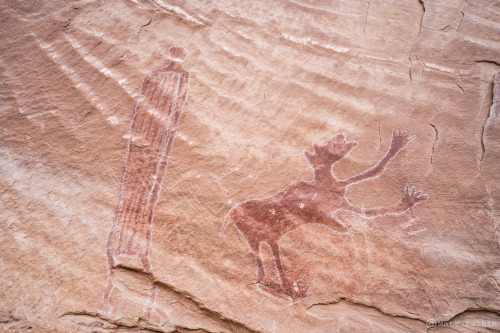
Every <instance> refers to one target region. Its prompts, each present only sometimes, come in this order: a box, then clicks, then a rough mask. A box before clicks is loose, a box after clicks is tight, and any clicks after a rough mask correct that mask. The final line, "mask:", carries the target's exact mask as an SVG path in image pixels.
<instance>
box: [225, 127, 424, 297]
mask: <svg viewBox="0 0 500 333" xmlns="http://www.w3.org/2000/svg"><path fill="white" fill-rule="evenodd" d="M411 140H412V137H410V136H409V135H407V134H406V133H404V132H393V137H392V142H391V148H390V149H389V151H388V152H387V154H386V155H385V157H384V158H383V159H382V160H381V161H380V162H379V163H378V164H377V165H376V166H374V167H373V168H371V169H369V170H367V171H365V172H363V173H361V174H359V175H356V176H353V177H351V178H349V179H345V180H339V179H337V178H336V177H335V175H334V174H333V173H332V171H331V168H332V165H333V164H335V163H337V162H338V161H340V160H341V159H343V158H345V157H346V156H347V155H348V154H349V152H350V151H351V150H352V149H353V148H354V147H355V146H356V145H357V143H356V142H346V141H345V137H344V135H343V134H339V135H337V136H335V137H334V138H332V139H331V140H329V141H328V142H327V143H326V144H324V145H322V146H318V145H314V153H309V152H306V158H307V159H308V160H309V162H310V164H311V165H312V167H313V168H314V173H315V174H314V179H313V180H311V181H299V182H297V183H294V184H291V185H289V186H288V187H286V188H285V189H283V190H282V191H280V192H278V193H276V194H275V195H273V196H271V197H268V198H264V199H255V200H248V201H245V202H242V203H240V204H238V205H236V206H234V207H233V208H232V209H231V211H230V212H229V214H228V216H227V217H226V220H225V223H224V225H223V227H222V230H221V234H222V233H223V232H224V230H225V228H226V227H227V226H228V225H229V224H230V223H234V224H235V225H236V227H237V228H238V230H239V231H240V232H241V234H242V235H243V237H245V239H246V241H247V242H248V245H249V246H250V249H251V250H252V252H253V254H254V256H255V260H256V263H257V282H259V283H261V284H262V285H265V286H266V287H270V288H273V289H274V290H276V291H280V292H284V293H287V294H289V295H290V296H292V297H293V298H294V299H296V298H301V297H305V296H306V294H307V290H306V287H305V286H304V285H303V284H302V282H301V280H298V281H297V282H295V283H294V282H292V281H291V280H290V279H289V278H288V277H287V275H286V272H285V269H284V267H283V263H282V261H281V255H280V253H279V245H278V242H279V240H280V239H281V238H282V237H283V236H284V235H285V234H287V233H288V232H290V231H293V230H295V229H297V228H300V227H301V226H303V225H305V224H311V223H314V224H321V225H324V226H326V227H328V228H330V229H331V230H333V231H335V232H339V233H346V232H348V231H349V230H348V228H346V227H345V226H344V225H343V224H341V223H339V222H338V221H337V220H336V219H335V218H334V215H335V213H336V212H337V211H338V210H345V211H350V212H353V213H357V214H360V215H363V216H365V217H368V218H371V217H376V216H382V215H388V214H401V213H403V212H405V211H407V210H409V209H410V208H411V207H413V206H414V205H415V204H417V203H419V202H421V201H424V200H425V199H426V196H425V195H424V194H422V193H421V192H420V191H417V190H415V189H414V188H410V187H408V186H407V187H406V188H405V190H404V194H403V198H402V199H401V201H400V202H399V203H397V204H396V205H394V206H391V207H385V208H374V209H362V208H359V207H357V206H354V205H352V204H351V203H350V202H349V200H348V199H347V198H346V192H347V189H348V187H349V186H351V185H353V184H355V183H358V182H361V181H364V180H367V179H370V178H373V177H376V176H378V175H380V174H381V173H382V172H383V171H384V169H385V167H386V165H387V164H388V163H389V161H390V160H391V159H392V158H393V157H394V156H396V154H397V153H398V152H399V151H401V150H402V149H404V147H405V146H406V144H407V143H408V142H409V141H411ZM262 243H266V244H268V245H269V247H270V248H271V252H272V254H273V259H274V264H275V266H276V268H277V270H278V273H279V278H280V282H276V281H272V280H270V279H268V278H267V277H266V273H265V268H264V265H263V262H262V258H261V256H260V246H261V244H262Z"/></svg>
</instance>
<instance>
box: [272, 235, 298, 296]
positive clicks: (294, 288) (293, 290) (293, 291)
mask: <svg viewBox="0 0 500 333" xmlns="http://www.w3.org/2000/svg"><path fill="white" fill-rule="evenodd" d="M269 246H270V247H271V252H272V254H273V260H274V264H275V265H276V268H277V269H278V273H279V275H280V279H281V284H282V289H283V291H285V292H286V293H288V294H289V295H291V296H293V298H294V299H297V298H303V297H306V296H307V287H306V286H305V285H304V284H303V283H302V280H298V281H297V282H292V280H290V278H289V277H288V276H287V274H286V272H285V268H284V267H283V262H282V261H281V253H280V247H279V245H278V243H270V244H269Z"/></svg>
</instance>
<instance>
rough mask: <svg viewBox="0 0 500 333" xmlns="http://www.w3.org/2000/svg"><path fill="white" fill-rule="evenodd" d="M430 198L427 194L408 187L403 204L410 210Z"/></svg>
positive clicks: (402, 200) (406, 187) (402, 199)
mask: <svg viewBox="0 0 500 333" xmlns="http://www.w3.org/2000/svg"><path fill="white" fill-rule="evenodd" d="M428 198H429V197H428V195H427V194H424V193H422V191H419V190H417V189H416V188H415V187H414V186H410V185H406V186H405V190H404V193H403V197H402V198H401V204H402V205H403V206H404V207H405V208H407V209H408V208H411V207H413V206H415V205H416V204H418V203H420V202H422V201H426V200H427V199H428Z"/></svg>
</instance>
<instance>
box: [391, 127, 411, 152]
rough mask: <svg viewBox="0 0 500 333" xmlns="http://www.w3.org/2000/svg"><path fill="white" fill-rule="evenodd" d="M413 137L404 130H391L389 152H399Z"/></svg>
mask: <svg viewBox="0 0 500 333" xmlns="http://www.w3.org/2000/svg"><path fill="white" fill-rule="evenodd" d="M414 139H415V135H410V134H409V133H407V132H405V131H392V140H391V152H393V153H397V152H399V151H400V150H401V149H403V148H404V147H405V146H406V145H407V144H408V142H411V141H413V140H414Z"/></svg>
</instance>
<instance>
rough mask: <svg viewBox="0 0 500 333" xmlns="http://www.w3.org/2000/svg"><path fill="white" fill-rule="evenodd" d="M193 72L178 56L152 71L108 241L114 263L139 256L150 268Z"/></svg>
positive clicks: (134, 125) (135, 121)
mask: <svg viewBox="0 0 500 333" xmlns="http://www.w3.org/2000/svg"><path fill="white" fill-rule="evenodd" d="M188 80H189V74H188V73H187V72H186V71H185V70H184V69H183V68H182V66H180V65H179V64H177V63H176V62H172V63H170V64H169V66H167V67H165V68H161V69H157V70H155V71H153V72H151V73H150V74H149V75H148V76H147V77H146V78H145V79H144V82H143V85H142V89H141V97H140V101H139V102H138V105H137V107H136V110H135V114H134V116H133V119H132V125H131V133H130V138H129V143H128V154H127V160H126V162H125V171H124V174H123V180H122V189H121V193H120V197H119V202H118V205H117V209H116V215H115V218H114V224H113V230H112V231H111V232H110V236H109V240H108V244H107V249H106V250H107V256H108V260H109V263H110V266H111V267H114V266H115V265H116V264H117V263H118V262H117V261H118V260H119V259H118V257H120V256H128V257H136V258H137V259H138V260H139V261H140V264H141V266H142V269H143V270H145V271H148V272H150V271H151V263H150V259H149V251H150V241H151V226H152V221H153V216H154V209H155V205H156V202H157V200H158V196H159V194H160V190H161V184H162V181H163V178H164V176H165V170H166V168H167V162H168V157H169V155H170V153H171V151H172V146H173V141H174V138H175V134H176V131H177V126H178V122H179V117H180V115H181V112H182V107H183V104H184V101H185V98H186V94H187V86H188Z"/></svg>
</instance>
